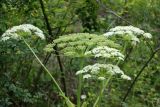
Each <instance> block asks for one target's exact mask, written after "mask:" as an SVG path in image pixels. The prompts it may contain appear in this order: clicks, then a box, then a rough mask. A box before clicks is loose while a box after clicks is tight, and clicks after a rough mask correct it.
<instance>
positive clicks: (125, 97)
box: [122, 47, 160, 102]
mask: <svg viewBox="0 0 160 107" xmlns="http://www.w3.org/2000/svg"><path fill="white" fill-rule="evenodd" d="M159 50H160V47H158V48H157V49H155V51H154V52H153V53H152V55H151V56H150V58H149V59H148V61H147V62H146V63H145V64H144V66H143V67H142V68H141V70H140V71H139V73H138V74H137V76H136V78H135V79H134V80H133V82H132V84H131V85H130V87H129V88H128V90H127V92H126V94H125V95H124V98H123V100H122V101H123V102H125V101H126V99H127V97H128V95H129V93H130V92H131V90H132V88H133V87H134V85H135V83H136V81H137V80H138V78H139V76H140V75H141V74H142V72H143V71H144V69H145V68H146V67H147V66H148V64H149V63H150V61H151V60H152V59H153V58H154V56H155V54H156V53H157V52H158V51H159Z"/></svg>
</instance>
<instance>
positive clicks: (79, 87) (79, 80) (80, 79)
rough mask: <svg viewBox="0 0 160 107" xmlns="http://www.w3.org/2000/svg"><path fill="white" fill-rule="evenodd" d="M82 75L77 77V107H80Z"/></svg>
mask: <svg viewBox="0 0 160 107" xmlns="http://www.w3.org/2000/svg"><path fill="white" fill-rule="evenodd" d="M82 79H83V77H82V74H80V75H79V76H78V91H77V107H80V106H81V91H82Z"/></svg>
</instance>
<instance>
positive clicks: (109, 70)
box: [76, 63, 131, 80]
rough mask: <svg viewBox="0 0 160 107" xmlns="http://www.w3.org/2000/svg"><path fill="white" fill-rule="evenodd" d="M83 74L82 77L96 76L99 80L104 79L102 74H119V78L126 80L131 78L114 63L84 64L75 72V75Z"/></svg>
mask: <svg viewBox="0 0 160 107" xmlns="http://www.w3.org/2000/svg"><path fill="white" fill-rule="evenodd" d="M79 74H83V78H84V79H87V78H97V79H99V80H104V79H106V77H105V76H104V75H106V74H110V75H116V74H120V75H121V78H123V79H126V80H131V78H130V77H129V76H127V75H125V74H124V72H123V71H122V70H121V69H120V68H119V67H118V66H116V65H112V64H99V63H96V64H94V65H88V66H85V67H84V68H83V69H82V70H79V71H77V72H76V75H79Z"/></svg>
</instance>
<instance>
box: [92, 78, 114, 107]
mask: <svg viewBox="0 0 160 107" xmlns="http://www.w3.org/2000/svg"><path fill="white" fill-rule="evenodd" d="M111 78H112V75H110V76H109V78H108V79H107V80H106V81H103V82H104V84H103V83H102V85H103V87H102V88H101V90H100V93H99V95H98V97H97V99H96V101H95V103H94V105H93V107H97V105H98V103H99V101H100V99H101V97H102V95H103V92H104V90H105V88H106V86H107V85H108V83H109V81H110V80H111Z"/></svg>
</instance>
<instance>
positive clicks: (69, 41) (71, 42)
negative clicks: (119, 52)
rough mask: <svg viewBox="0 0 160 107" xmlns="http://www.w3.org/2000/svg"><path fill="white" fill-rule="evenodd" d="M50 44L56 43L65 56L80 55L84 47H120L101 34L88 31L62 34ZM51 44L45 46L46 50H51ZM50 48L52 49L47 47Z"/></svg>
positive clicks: (82, 53) (84, 49)
mask: <svg viewBox="0 0 160 107" xmlns="http://www.w3.org/2000/svg"><path fill="white" fill-rule="evenodd" d="M53 44H54V45H52V46H55V45H57V47H58V49H59V51H60V52H62V53H63V54H64V55H66V56H72V57H73V56H74V57H81V56H83V55H84V52H85V51H86V49H92V48H94V47H95V46H109V47H116V48H118V47H120V46H119V45H118V44H116V43H114V42H113V41H111V40H108V39H106V37H104V36H103V35H96V34H89V33H73V34H69V35H63V36H60V37H59V38H57V39H55V40H54V41H53ZM52 46H51V44H49V46H46V50H47V51H53V47H52ZM49 48H52V49H49Z"/></svg>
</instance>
